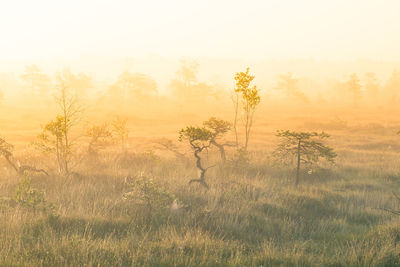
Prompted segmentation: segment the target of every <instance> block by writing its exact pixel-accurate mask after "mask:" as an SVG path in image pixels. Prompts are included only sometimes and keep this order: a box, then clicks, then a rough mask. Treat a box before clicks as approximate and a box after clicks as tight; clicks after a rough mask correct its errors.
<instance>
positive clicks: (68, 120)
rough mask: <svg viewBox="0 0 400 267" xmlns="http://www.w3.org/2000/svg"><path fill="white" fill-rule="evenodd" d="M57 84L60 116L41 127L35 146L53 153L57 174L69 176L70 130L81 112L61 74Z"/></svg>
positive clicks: (70, 155) (71, 143) (77, 120)
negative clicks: (56, 163)
mask: <svg viewBox="0 0 400 267" xmlns="http://www.w3.org/2000/svg"><path fill="white" fill-rule="evenodd" d="M57 82H58V85H57V90H58V92H57V93H58V95H57V96H56V102H57V104H58V106H59V108H60V113H61V114H60V115H57V116H56V118H55V120H54V121H50V122H49V123H47V124H46V125H45V126H44V127H43V131H42V133H41V134H40V135H39V136H38V141H37V142H36V146H37V147H38V148H39V149H41V150H42V151H45V152H54V153H55V154H56V157H57V162H58V170H59V172H60V173H62V172H63V173H64V174H66V175H69V174H70V162H71V159H72V147H73V145H74V143H73V142H72V140H71V129H72V128H73V127H74V126H76V125H77V123H78V122H79V120H80V118H81V112H82V110H81V108H80V106H79V104H78V102H77V98H76V96H75V95H74V94H71V92H70V88H69V87H67V80H66V78H65V77H64V76H63V75H62V74H59V75H58V76H57Z"/></svg>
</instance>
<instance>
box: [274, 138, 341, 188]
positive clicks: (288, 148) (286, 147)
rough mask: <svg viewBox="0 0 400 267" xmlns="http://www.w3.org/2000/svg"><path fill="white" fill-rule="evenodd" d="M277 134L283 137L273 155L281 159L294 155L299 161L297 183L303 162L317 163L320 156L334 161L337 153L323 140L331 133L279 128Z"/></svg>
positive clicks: (297, 182)
mask: <svg viewBox="0 0 400 267" xmlns="http://www.w3.org/2000/svg"><path fill="white" fill-rule="evenodd" d="M276 136H277V137H278V138H280V139H281V142H280V143H279V145H278V147H277V149H276V150H275V151H274V153H273V155H274V156H275V157H278V158H280V159H286V158H287V157H288V156H294V157H295V158H296V162H297V169H296V185H298V184H299V178H300V166H301V164H302V163H305V164H311V163H317V162H318V161H319V159H320V158H325V159H326V160H328V161H329V162H332V163H333V162H334V159H335V157H336V153H335V152H334V151H333V149H332V148H331V147H329V146H326V145H325V144H323V143H322V142H321V140H322V139H326V138H329V135H328V134H326V133H324V132H321V133H317V132H295V131H290V130H286V131H284V130H278V131H277V134H276Z"/></svg>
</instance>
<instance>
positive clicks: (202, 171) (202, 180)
mask: <svg viewBox="0 0 400 267" xmlns="http://www.w3.org/2000/svg"><path fill="white" fill-rule="evenodd" d="M201 150H202V149H195V151H194V156H195V157H196V167H197V168H198V169H199V170H200V177H199V179H192V180H190V181H189V184H191V183H193V182H198V183H200V184H201V185H202V186H204V187H205V188H206V189H209V188H210V187H209V186H208V184H207V183H206V181H205V174H206V171H207V169H205V168H203V166H202V165H201V158H200V156H199V153H200V152H201Z"/></svg>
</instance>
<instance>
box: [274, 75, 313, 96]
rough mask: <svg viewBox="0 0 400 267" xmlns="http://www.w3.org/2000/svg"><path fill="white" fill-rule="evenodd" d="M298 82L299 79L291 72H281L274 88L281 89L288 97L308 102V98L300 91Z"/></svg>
mask: <svg viewBox="0 0 400 267" xmlns="http://www.w3.org/2000/svg"><path fill="white" fill-rule="evenodd" d="M298 82H299V80H298V79H295V78H294V77H293V74H292V73H290V72H289V73H287V74H282V75H279V81H278V84H277V85H276V86H275V89H277V90H280V91H283V92H284V93H285V94H286V96H287V97H288V98H289V99H295V100H300V101H301V102H308V98H307V97H306V96H305V95H304V93H303V92H301V91H300V89H299V86H298Z"/></svg>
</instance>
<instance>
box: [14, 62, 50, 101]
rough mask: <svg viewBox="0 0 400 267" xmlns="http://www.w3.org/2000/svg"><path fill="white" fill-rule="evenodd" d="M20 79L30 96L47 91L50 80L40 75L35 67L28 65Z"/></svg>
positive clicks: (44, 75)
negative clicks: (29, 91)
mask: <svg viewBox="0 0 400 267" xmlns="http://www.w3.org/2000/svg"><path fill="white" fill-rule="evenodd" d="M21 79H22V80H23V81H25V82H26V83H27V84H28V86H29V88H30V90H31V93H32V94H35V95H39V94H40V93H43V91H44V90H46V89H48V84H49V82H50V78H49V77H48V76H47V75H46V74H43V73H41V71H40V69H39V67H38V66H37V65H29V66H26V67H25V73H24V74H22V75H21Z"/></svg>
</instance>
